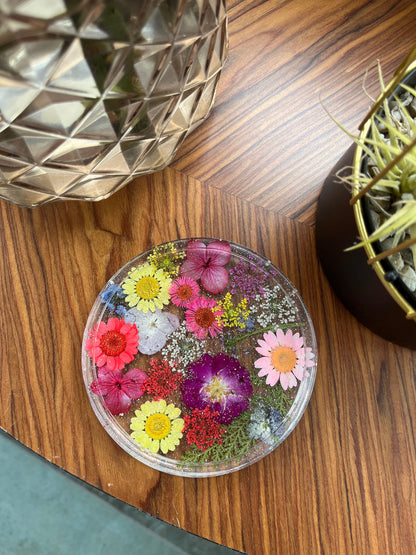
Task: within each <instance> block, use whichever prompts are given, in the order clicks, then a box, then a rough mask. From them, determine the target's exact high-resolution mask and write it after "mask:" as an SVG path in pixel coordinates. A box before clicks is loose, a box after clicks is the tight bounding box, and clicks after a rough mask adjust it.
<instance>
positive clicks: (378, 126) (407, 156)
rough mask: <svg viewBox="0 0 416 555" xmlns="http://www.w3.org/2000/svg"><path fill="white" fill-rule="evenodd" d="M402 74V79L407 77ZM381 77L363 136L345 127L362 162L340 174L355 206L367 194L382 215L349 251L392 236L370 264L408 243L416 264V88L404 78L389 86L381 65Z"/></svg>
mask: <svg viewBox="0 0 416 555" xmlns="http://www.w3.org/2000/svg"><path fill="white" fill-rule="evenodd" d="M397 77H400V80H401V78H402V77H403V75H402V74H401V75H399V76H397ZM379 79H380V86H381V96H380V97H379V100H378V102H376V103H375V105H374V107H373V109H372V110H371V112H370V113H369V114H368V116H367V118H366V119H365V120H364V122H363V123H362V124H361V126H360V128H361V130H362V131H361V133H360V135H359V136H358V137H356V136H354V135H352V134H351V133H349V132H348V131H347V130H346V129H345V128H343V127H342V126H340V127H341V128H342V129H343V130H344V131H345V132H346V133H347V134H348V135H349V136H350V137H351V138H352V139H353V140H354V142H355V143H356V145H357V147H358V148H357V156H358V157H359V163H358V164H356V165H355V167H354V170H353V172H352V173H349V174H348V175H345V171H344V172H342V175H339V178H340V180H341V181H342V182H344V183H346V184H347V185H348V186H349V187H351V190H352V198H351V201H350V203H351V204H352V205H355V204H356V203H357V201H358V200H360V199H361V198H362V197H364V196H366V197H367V198H368V199H369V201H370V203H371V205H372V207H373V208H374V209H375V211H376V212H377V213H378V214H379V216H380V223H379V225H374V227H375V229H374V231H372V232H371V233H370V234H369V235H368V236H367V237H365V238H361V240H360V242H358V243H357V244H355V245H353V246H351V247H350V248H349V249H347V250H352V249H356V248H359V247H363V246H364V247H368V246H369V245H370V244H371V243H373V242H374V241H377V240H381V241H383V240H384V239H386V238H387V237H391V238H392V241H390V243H389V248H388V249H386V250H384V251H383V252H381V253H380V254H378V255H377V256H373V257H372V258H371V259H370V260H369V262H370V263H373V262H376V261H377V260H381V259H383V258H386V257H387V256H389V255H391V254H393V253H395V252H398V251H401V250H403V249H405V248H407V247H410V248H411V250H412V254H413V260H414V262H416V120H415V118H414V117H413V116H414V115H416V106H415V105H416V89H414V88H413V87H411V86H409V85H408V84H405V83H402V82H400V80H399V79H398V78H396V79H395V80H394V81H393V83H392V84H391V85H390V87H388V88H386V87H385V85H384V81H383V76H382V72H381V68H380V65H379ZM398 85H399V86H400V88H399V89H397V86H398ZM397 90H399V91H400V94H397ZM391 91H393V92H391ZM412 113H413V116H412ZM337 124H338V125H340V124H339V123H338V122H337ZM340 174H341V172H340ZM367 252H368V251H367Z"/></svg>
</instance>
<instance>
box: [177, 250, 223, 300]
mask: <svg viewBox="0 0 416 555" xmlns="http://www.w3.org/2000/svg"><path fill="white" fill-rule="evenodd" d="M230 258H231V247H230V244H229V243H227V241H213V242H212V243H209V244H208V245H205V243H202V241H195V240H192V241H189V243H188V246H187V248H186V260H185V262H183V264H182V265H181V267H180V274H181V275H183V276H187V277H190V278H192V279H195V280H198V279H200V280H201V285H202V287H204V288H205V289H206V290H207V291H209V293H213V294H217V293H221V291H223V290H224V289H225V287H226V286H227V283H228V271H227V270H226V269H225V268H224V266H225V265H226V264H227V263H228V262H229V260H230Z"/></svg>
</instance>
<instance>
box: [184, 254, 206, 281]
mask: <svg viewBox="0 0 416 555" xmlns="http://www.w3.org/2000/svg"><path fill="white" fill-rule="evenodd" d="M203 271H204V262H200V261H199V260H192V259H187V260H185V262H183V264H182V265H181V267H180V274H181V275H182V276H186V277H189V278H192V279H195V280H197V279H199V278H200V277H201V274H202V272H203Z"/></svg>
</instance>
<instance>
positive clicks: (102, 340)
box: [85, 318, 139, 371]
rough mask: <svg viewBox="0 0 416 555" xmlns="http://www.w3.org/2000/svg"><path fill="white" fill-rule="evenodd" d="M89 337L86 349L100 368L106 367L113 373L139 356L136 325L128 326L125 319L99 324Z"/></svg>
mask: <svg viewBox="0 0 416 555" xmlns="http://www.w3.org/2000/svg"><path fill="white" fill-rule="evenodd" d="M88 335H89V339H87V341H86V343H85V347H86V349H87V351H88V356H90V357H91V358H92V359H93V360H94V362H95V364H96V365H97V366H98V367H99V368H101V367H102V366H105V365H106V366H107V368H108V369H109V370H111V371H113V370H121V369H122V368H124V366H125V365H126V364H127V363H129V362H131V361H132V360H133V358H134V355H136V354H137V346H138V344H139V333H138V331H137V327H136V324H128V323H127V322H125V320H124V318H121V319H120V320H119V319H118V318H109V320H108V322H107V323H105V322H100V323H97V324H95V326H94V329H93V330H90V331H89V332H88Z"/></svg>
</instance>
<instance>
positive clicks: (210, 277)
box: [201, 266, 228, 295]
mask: <svg viewBox="0 0 416 555" xmlns="http://www.w3.org/2000/svg"><path fill="white" fill-rule="evenodd" d="M227 283H228V272H227V270H226V269H225V268H223V267H222V266H209V267H208V268H205V269H204V270H203V272H202V274H201V284H202V287H204V288H205V289H206V290H207V291H209V292H210V293H213V294H214V295H216V294H217V293H221V291H224V289H225V288H226V286H227Z"/></svg>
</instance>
